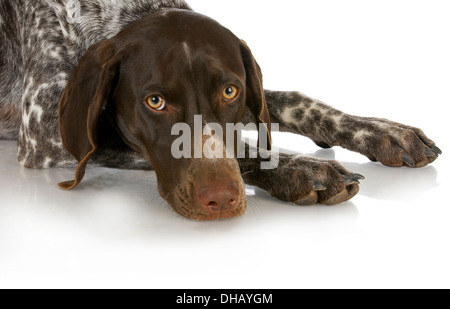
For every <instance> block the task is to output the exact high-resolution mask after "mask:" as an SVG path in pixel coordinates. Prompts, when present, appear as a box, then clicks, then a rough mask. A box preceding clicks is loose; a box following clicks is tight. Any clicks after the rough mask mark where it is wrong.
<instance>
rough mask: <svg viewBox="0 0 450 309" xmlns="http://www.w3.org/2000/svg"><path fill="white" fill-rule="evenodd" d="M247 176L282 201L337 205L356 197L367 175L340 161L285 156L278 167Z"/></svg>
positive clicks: (250, 181) (247, 178) (246, 176)
mask: <svg viewBox="0 0 450 309" xmlns="http://www.w3.org/2000/svg"><path fill="white" fill-rule="evenodd" d="M244 179H245V180H246V182H247V183H249V184H253V185H257V186H259V187H261V188H262V189H265V190H267V191H268V192H269V193H270V194H271V195H272V196H273V197H276V198H278V199H280V200H282V201H287V202H292V203H295V204H297V205H314V204H317V203H320V204H325V205H336V204H339V203H342V202H345V201H348V200H350V199H351V198H353V197H354V196H355V195H356V194H357V193H358V192H359V181H360V180H362V179H364V177H363V176H362V175H359V174H354V173H351V172H349V171H348V170H347V169H345V168H344V167H343V166H342V165H341V164H340V163H338V162H336V161H326V160H320V159H315V158H309V157H299V156H284V157H282V158H280V165H279V167H278V168H277V169H275V170H260V171H255V172H254V173H249V174H247V175H245V177H244Z"/></svg>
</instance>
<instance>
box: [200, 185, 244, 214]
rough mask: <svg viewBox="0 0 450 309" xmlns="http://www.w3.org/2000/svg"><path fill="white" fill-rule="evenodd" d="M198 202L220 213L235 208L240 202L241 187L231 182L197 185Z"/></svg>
mask: <svg viewBox="0 0 450 309" xmlns="http://www.w3.org/2000/svg"><path fill="white" fill-rule="evenodd" d="M196 194H197V200H198V203H199V204H200V205H201V206H202V207H203V208H205V209H206V210H207V211H209V212H214V213H219V212H223V211H229V210H232V209H234V208H235V207H236V206H237V204H238V202H237V201H238V198H239V189H238V188H237V186H235V185H234V182H231V183H225V184H223V183H219V184H211V183H208V185H203V186H197V187H196Z"/></svg>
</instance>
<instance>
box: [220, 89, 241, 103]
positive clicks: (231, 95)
mask: <svg viewBox="0 0 450 309" xmlns="http://www.w3.org/2000/svg"><path fill="white" fill-rule="evenodd" d="M238 95H239V89H238V88H237V87H235V86H227V87H225V88H224V89H223V93H222V96H223V100H224V101H233V100H234V99H236V98H237V96H238Z"/></svg>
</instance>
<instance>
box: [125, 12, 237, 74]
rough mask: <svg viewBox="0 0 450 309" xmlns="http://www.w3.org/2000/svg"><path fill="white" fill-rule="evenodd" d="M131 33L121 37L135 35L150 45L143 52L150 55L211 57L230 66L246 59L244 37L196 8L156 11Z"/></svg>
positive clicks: (140, 41) (137, 40) (136, 38)
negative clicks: (200, 12)
mask: <svg viewBox="0 0 450 309" xmlns="http://www.w3.org/2000/svg"><path fill="white" fill-rule="evenodd" d="M128 32H129V33H127V34H126V35H123V36H122V38H121V40H129V38H130V37H132V38H134V41H133V42H132V43H137V42H138V43H140V44H143V45H144V46H146V47H145V48H144V49H141V51H142V52H143V53H144V54H146V55H148V56H157V57H161V58H166V57H173V56H174V54H178V56H179V55H180V54H183V56H189V58H190V59H191V60H193V58H194V57H197V58H204V59H207V58H208V57H210V58H212V59H214V58H215V59H220V60H221V61H222V62H223V64H225V65H229V66H236V65H237V64H240V63H241V62H242V60H241V58H240V47H239V46H240V40H239V39H238V38H237V37H236V36H235V35H234V34H233V33H232V32H231V31H229V30H228V29H227V28H225V27H223V26H222V25H221V24H219V23H218V22H217V21H215V20H213V19H211V18H209V17H207V16H204V15H201V14H198V13H195V12H192V11H187V10H177V9H170V10H164V11H162V12H158V13H154V14H152V15H149V16H147V17H146V18H144V19H143V20H141V21H139V22H138V23H136V24H135V25H133V26H131V27H130V29H129V31H128ZM176 51H178V53H177V52H176ZM173 60H174V61H176V60H177V59H173ZM236 62H237V63H236Z"/></svg>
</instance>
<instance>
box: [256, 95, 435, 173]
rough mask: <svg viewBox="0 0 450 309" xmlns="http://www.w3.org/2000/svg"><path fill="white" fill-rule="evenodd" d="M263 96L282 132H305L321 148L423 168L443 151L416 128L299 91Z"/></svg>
mask: <svg viewBox="0 0 450 309" xmlns="http://www.w3.org/2000/svg"><path fill="white" fill-rule="evenodd" d="M265 95H266V101H267V106H268V108H269V112H270V116H271V118H272V121H273V122H278V123H279V124H280V130H281V131H288V132H293V133H298V134H302V135H305V136H307V137H309V138H311V139H312V140H313V141H314V142H315V143H316V144H317V145H319V146H321V147H323V148H330V147H332V146H342V147H344V148H347V149H349V150H352V151H356V152H359V153H361V154H363V155H365V156H367V157H368V158H369V159H370V160H372V161H379V162H381V163H382V164H384V165H387V166H395V167H397V166H409V167H423V166H426V165H428V164H429V163H431V162H433V161H434V160H436V158H437V157H438V156H439V155H440V154H441V153H442V152H441V150H440V149H439V148H438V147H437V146H436V144H435V143H434V142H433V141H432V140H431V139H429V138H428V137H427V136H426V135H425V134H424V133H423V132H422V130H420V129H418V128H414V127H411V126H407V125H403V124H400V123H396V122H392V121H389V120H386V119H379V118H365V117H357V116H352V115H348V114H345V113H343V112H341V111H338V110H336V109H334V108H332V107H330V106H328V105H326V104H324V103H322V102H319V101H317V100H314V99H311V98H308V97H307V96H305V95H303V94H301V93H298V92H275V91H265Z"/></svg>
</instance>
